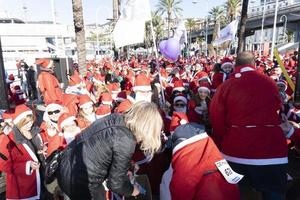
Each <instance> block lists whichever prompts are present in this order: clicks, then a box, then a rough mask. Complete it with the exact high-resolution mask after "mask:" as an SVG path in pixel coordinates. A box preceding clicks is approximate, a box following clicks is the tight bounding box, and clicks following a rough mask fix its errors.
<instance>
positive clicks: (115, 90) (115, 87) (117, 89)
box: [107, 83, 121, 94]
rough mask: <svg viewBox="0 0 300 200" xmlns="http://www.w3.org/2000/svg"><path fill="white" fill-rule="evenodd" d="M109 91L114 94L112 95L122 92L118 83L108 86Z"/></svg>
mask: <svg viewBox="0 0 300 200" xmlns="http://www.w3.org/2000/svg"><path fill="white" fill-rule="evenodd" d="M107 89H108V90H109V91H110V92H111V93H112V94H116V93H119V92H121V88H120V85H119V84H118V83H110V84H109V85H108V86H107Z"/></svg>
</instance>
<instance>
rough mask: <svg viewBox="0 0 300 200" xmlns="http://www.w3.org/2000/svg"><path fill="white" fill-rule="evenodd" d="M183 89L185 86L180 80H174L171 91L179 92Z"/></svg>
mask: <svg viewBox="0 0 300 200" xmlns="http://www.w3.org/2000/svg"><path fill="white" fill-rule="evenodd" d="M184 90H185V88H184V85H183V81H182V80H177V81H175V82H174V87H173V91H172V92H174V91H180V92H182V91H184Z"/></svg>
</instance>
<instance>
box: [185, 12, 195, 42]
mask: <svg viewBox="0 0 300 200" xmlns="http://www.w3.org/2000/svg"><path fill="white" fill-rule="evenodd" d="M196 24H197V22H196V21H195V20H194V19H193V18H188V19H186V22H185V26H186V27H187V29H188V31H189V41H190V42H189V43H190V45H191V43H192V41H191V39H192V38H191V33H192V31H193V30H194V29H195V26H196Z"/></svg>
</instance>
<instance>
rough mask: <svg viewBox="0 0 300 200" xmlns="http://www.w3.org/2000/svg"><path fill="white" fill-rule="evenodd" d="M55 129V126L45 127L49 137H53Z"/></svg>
mask: <svg viewBox="0 0 300 200" xmlns="http://www.w3.org/2000/svg"><path fill="white" fill-rule="evenodd" d="M56 133H57V131H56V129H55V128H48V129H47V134H48V135H49V136H50V137H53V136H54V135H56Z"/></svg>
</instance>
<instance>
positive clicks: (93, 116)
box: [85, 113, 96, 123]
mask: <svg viewBox="0 0 300 200" xmlns="http://www.w3.org/2000/svg"><path fill="white" fill-rule="evenodd" d="M85 118H86V119H87V120H89V121H90V122H91V123H93V122H94V121H96V114H95V113H92V114H90V115H88V116H85Z"/></svg>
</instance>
